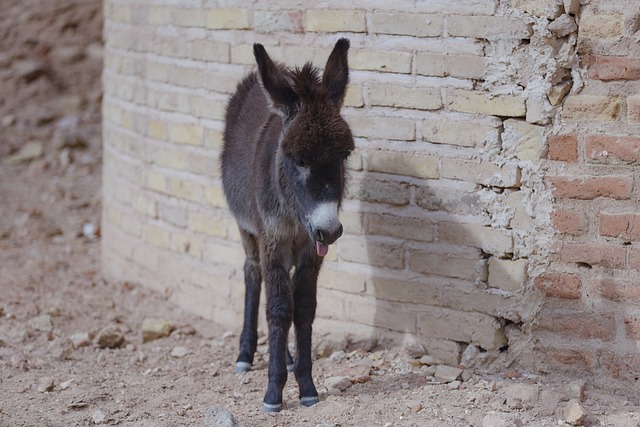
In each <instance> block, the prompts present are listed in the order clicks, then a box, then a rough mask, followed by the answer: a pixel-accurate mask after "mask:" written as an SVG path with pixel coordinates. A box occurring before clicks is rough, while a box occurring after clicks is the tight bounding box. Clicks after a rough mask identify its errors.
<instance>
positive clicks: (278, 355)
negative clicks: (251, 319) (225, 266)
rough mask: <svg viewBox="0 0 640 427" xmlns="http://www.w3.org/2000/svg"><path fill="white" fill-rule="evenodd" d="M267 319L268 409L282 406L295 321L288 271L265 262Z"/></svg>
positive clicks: (266, 401) (265, 397)
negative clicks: (291, 331) (290, 341)
mask: <svg viewBox="0 0 640 427" xmlns="http://www.w3.org/2000/svg"><path fill="white" fill-rule="evenodd" d="M265 288H266V296H267V322H268V324H269V383H268V385H267V392H266V394H265V396H264V401H263V403H264V411H265V412H279V411H280V409H282V390H283V389H284V385H285V383H286V382H287V362H286V359H287V336H288V335H289V329H290V328H291V323H292V320H293V294H292V289H291V280H290V278H289V273H288V272H287V270H286V269H285V268H283V267H281V266H279V265H274V264H271V265H270V263H269V261H267V262H266V263H265Z"/></svg>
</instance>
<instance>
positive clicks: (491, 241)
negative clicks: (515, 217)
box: [438, 222, 513, 256]
mask: <svg viewBox="0 0 640 427" xmlns="http://www.w3.org/2000/svg"><path fill="white" fill-rule="evenodd" d="M438 240H439V241H442V242H450V243H456V244H460V245H465V246H471V247H474V248H478V249H482V250H483V251H484V252H486V253H489V254H492V255H498V256H504V255H507V254H511V253H513V237H512V236H511V234H510V232H509V231H508V230H503V229H498V228H491V227H486V226H481V225H471V224H459V223H455V222H439V223H438Z"/></svg>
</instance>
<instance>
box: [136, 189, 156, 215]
mask: <svg viewBox="0 0 640 427" xmlns="http://www.w3.org/2000/svg"><path fill="white" fill-rule="evenodd" d="M132 206H133V208H134V209H135V210H136V211H138V212H140V213H142V214H144V215H146V216H148V217H151V218H158V206H157V203H156V201H155V200H154V199H152V198H150V197H148V196H146V195H145V194H142V193H140V194H137V195H136V196H135V197H134V200H133V204H132Z"/></svg>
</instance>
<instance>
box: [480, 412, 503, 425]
mask: <svg viewBox="0 0 640 427" xmlns="http://www.w3.org/2000/svg"><path fill="white" fill-rule="evenodd" d="M505 418H506V416H505V414H498V413H490V414H487V415H485V416H484V418H483V419H482V427H507V426H508V424H507V420H506V419H505Z"/></svg>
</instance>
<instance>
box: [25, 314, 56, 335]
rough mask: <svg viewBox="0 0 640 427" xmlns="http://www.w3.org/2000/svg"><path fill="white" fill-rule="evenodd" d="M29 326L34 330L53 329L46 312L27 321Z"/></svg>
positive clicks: (48, 330)
mask: <svg viewBox="0 0 640 427" xmlns="http://www.w3.org/2000/svg"><path fill="white" fill-rule="evenodd" d="M29 326H30V327H31V328H33V329H35V330H36V331H40V332H51V331H53V321H52V320H51V316H49V315H48V314H42V315H40V316H36V317H34V318H33V319H31V320H30V321H29Z"/></svg>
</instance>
